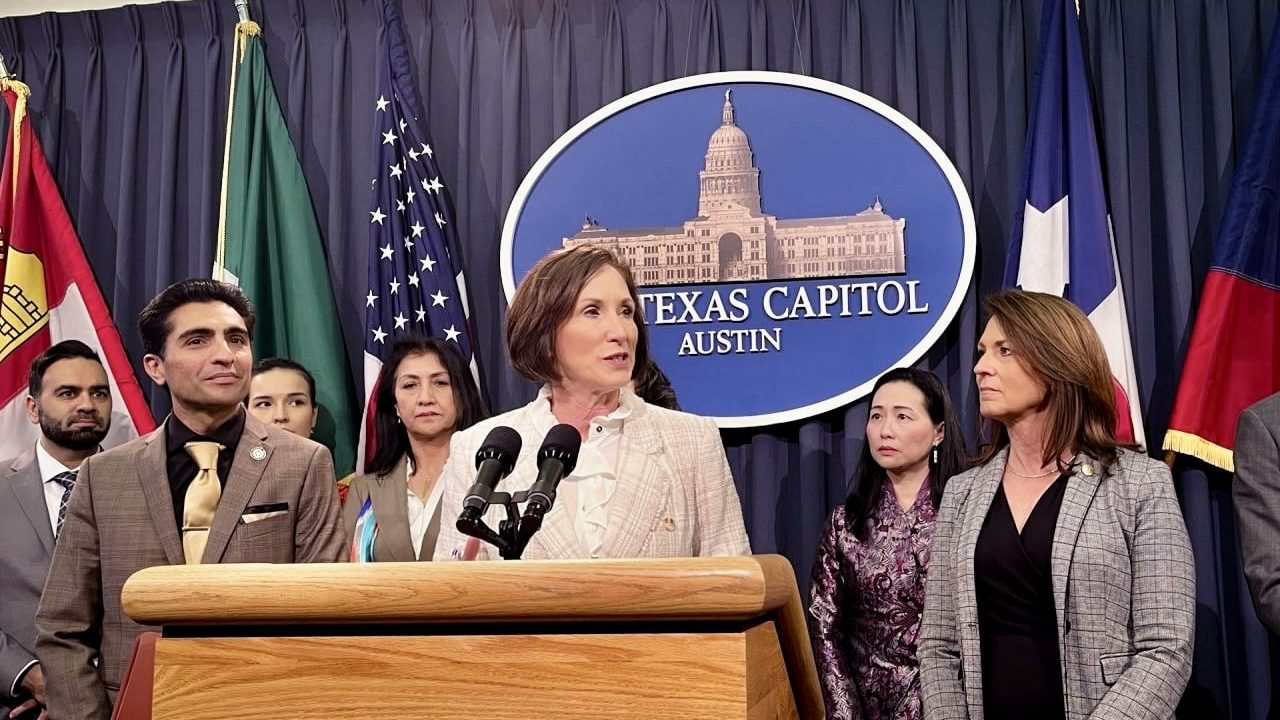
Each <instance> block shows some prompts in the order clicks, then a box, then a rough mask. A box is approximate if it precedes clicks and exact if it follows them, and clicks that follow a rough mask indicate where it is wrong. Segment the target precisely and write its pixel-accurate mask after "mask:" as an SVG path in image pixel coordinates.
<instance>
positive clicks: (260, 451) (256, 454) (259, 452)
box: [249, 445, 267, 461]
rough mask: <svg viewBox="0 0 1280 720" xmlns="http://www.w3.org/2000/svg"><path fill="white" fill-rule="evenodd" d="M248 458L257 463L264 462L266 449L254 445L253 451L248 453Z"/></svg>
mask: <svg viewBox="0 0 1280 720" xmlns="http://www.w3.org/2000/svg"><path fill="white" fill-rule="evenodd" d="M249 457H251V458H253V459H254V460H258V461H262V460H266V459H267V449H266V448H264V447H262V446H261V445H255V446H254V447H253V449H252V450H250V451H249Z"/></svg>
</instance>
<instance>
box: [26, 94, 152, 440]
mask: <svg viewBox="0 0 1280 720" xmlns="http://www.w3.org/2000/svg"><path fill="white" fill-rule="evenodd" d="M0 93H2V94H3V95H4V101H5V104H6V105H7V106H8V107H9V114H10V126H9V132H8V133H7V137H6V138H5V149H4V166H3V169H2V170H0V277H2V278H3V279H4V282H3V296H2V297H0V458H5V457H13V456H15V455H19V454H21V453H23V452H25V451H26V450H28V449H30V448H31V445H32V443H33V442H34V441H35V438H36V434H37V432H38V428H37V426H35V425H33V424H32V423H31V422H30V421H29V420H28V419H27V412H26V407H25V406H26V397H27V374H28V370H29V369H30V367H31V361H32V360H34V359H35V358H36V356H37V355H39V354H40V353H42V352H44V351H45V350H47V349H48V348H49V347H50V346H51V345H53V344H54V343H58V342H61V341H63V340H73V339H74V340H80V341H82V342H84V343H85V344H87V345H89V346H90V347H92V348H93V349H94V350H96V351H97V352H98V354H99V356H101V358H102V363H103V365H105V366H106V369H107V377H108V378H109V379H110V381H111V398H112V401H113V403H112V406H113V407H112V418H111V432H110V434H108V435H107V439H106V440H105V441H104V442H103V445H104V446H105V447H112V446H114V445H118V444H120V443H121V442H124V441H125V440H128V439H130V438H134V437H137V436H138V435H139V434H140V433H145V432H148V431H150V430H152V429H154V428H155V421H154V420H153V419H152V417H151V410H150V409H149V408H148V407H147V403H146V400H145V399H144V397H143V395H142V389H141V388H140V387H139V386H138V381H137V379H135V378H134V376H133V369H132V368H131V367H130V365H129V358H128V356H127V355H125V352H124V346H123V345H122V344H121V343H120V334H119V332H118V331H117V330H116V326H115V325H114V324H113V323H112V322H111V313H110V312H108V310H107V304H106V302H105V301H104V300H103V298H102V292H101V291H100V290H99V289H98V283H97V281H96V280H95V279H94V277H93V270H92V269H91V268H90V267H89V261H88V259H86V258H85V255H84V250H83V249H82V248H81V247H80V240H79V238H77V237H76V231H75V227H74V226H73V225H72V224H71V217H70V216H69V215H68V214H67V208H66V205H64V204H63V202H62V195H61V193H59V191H58V186H57V183H56V182H55V181H54V179H53V173H51V172H50V171H49V164H48V163H47V162H46V161H45V157H44V153H43V152H41V150H40V142H39V140H37V139H36V134H35V132H34V131H32V129H31V118H30V116H29V115H28V114H27V96H28V95H29V94H30V90H29V89H28V88H27V86H26V85H23V84H22V83H20V82H17V81H16V80H12V79H5V80H0Z"/></svg>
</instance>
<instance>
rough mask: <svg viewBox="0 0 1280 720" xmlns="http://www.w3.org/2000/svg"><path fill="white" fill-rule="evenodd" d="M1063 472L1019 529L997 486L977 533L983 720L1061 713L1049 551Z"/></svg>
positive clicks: (1045, 719)
mask: <svg viewBox="0 0 1280 720" xmlns="http://www.w3.org/2000/svg"><path fill="white" fill-rule="evenodd" d="M1067 478H1068V476H1067V475H1065V474H1064V475H1061V476H1059V477H1058V479H1057V480H1055V481H1054V482H1053V484H1052V485H1050V486H1049V487H1048V489H1046V490H1045V491H1044V494H1042V495H1041V496H1040V499H1039V500H1037V501H1036V505H1035V507H1034V508H1032V509H1031V514H1030V515H1028V516H1027V521H1026V522H1025V523H1024V524H1023V526H1022V533H1021V534H1019V533H1018V528H1017V526H1016V525H1015V524H1014V522H1013V513H1012V512H1011V511H1010V510H1009V501H1008V499H1007V498H1006V497H1005V494H1004V485H1003V484H1001V486H1000V489H999V490H997V491H996V496H995V499H994V500H992V502H991V509H990V510H989V511H988V512H987V519H986V520H985V521H983V523H982V532H981V533H980V534H979V535H978V544H977V547H976V548H975V549H974V589H975V590H976V592H977V595H978V633H979V636H980V637H981V638H982V696H983V697H982V699H983V714H984V716H985V717H986V718H987V720H1004V718H1010V719H1013V718H1016V719H1018V720H1021V719H1022V718H1036V719H1037V720H1052V719H1053V718H1065V717H1066V712H1065V710H1064V708H1063V698H1062V668H1061V664H1060V662H1059V655H1058V620H1057V615H1056V612H1055V610H1054V604H1053V572H1052V558H1051V553H1052V551H1053V533H1054V529H1055V528H1056V527H1057V524H1058V511H1059V510H1060V509H1061V508H1062V496H1063V494H1064V492H1065V491H1066V487H1067Z"/></svg>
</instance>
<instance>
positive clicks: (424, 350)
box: [343, 335, 487, 562]
mask: <svg viewBox="0 0 1280 720" xmlns="http://www.w3.org/2000/svg"><path fill="white" fill-rule="evenodd" d="M485 417H487V413H486V412H485V409H484V404H483V402H481V399H480V391H479V390H478V389H477V388H476V384H475V381H474V380H473V379H472V377H471V370H470V369H469V368H467V366H466V364H465V363H464V362H463V360H462V356H461V355H460V354H458V352H457V351H456V350H454V349H453V348H452V347H450V345H449V343H448V341H446V340H441V339H440V338H433V337H423V336H416V335H410V336H407V337H404V338H401V339H400V340H397V341H396V343H395V345H393V346H392V347H391V353H390V354H389V355H388V356H387V359H386V361H385V362H384V363H383V365H382V369H381V370H380V371H379V373H378V385H377V390H376V391H375V393H374V419H373V422H374V437H375V438H376V443H377V445H376V449H375V451H374V456H373V460H372V461H371V462H370V463H369V467H368V468H366V472H365V474H363V475H358V476H356V478H355V479H354V480H353V481H352V482H351V490H350V493H349V495H348V497H347V499H346V503H345V504H344V506H343V519H344V520H345V521H346V526H347V536H348V537H349V538H350V540H351V551H350V559H351V560H352V561H353V562H357V561H358V562H369V561H374V562H376V561H401V562H403V561H413V560H430V559H431V556H432V554H433V553H434V552H435V545H436V539H437V538H438V537H439V533H440V497H441V492H442V490H443V487H442V485H441V483H439V482H438V480H439V478H440V473H441V471H442V470H443V469H444V465H445V461H446V460H448V459H449V441H450V439H452V437H453V434H454V432H456V431H458V430H465V429H466V428H469V427H471V426H472V425H474V424H476V423H477V422H479V421H480V420H483V419H484V418H485Z"/></svg>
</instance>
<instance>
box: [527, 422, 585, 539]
mask: <svg viewBox="0 0 1280 720" xmlns="http://www.w3.org/2000/svg"><path fill="white" fill-rule="evenodd" d="M581 447H582V436H581V435H579V434H578V429H577V428H575V427H573V426H572V425H565V424H560V425H556V426H555V427H553V428H551V429H550V430H549V431H547V437H546V438H545V439H544V440H543V441H542V447H540V448H538V479H537V480H534V481H533V484H532V485H530V486H529V490H528V505H526V506H525V511H524V517H525V518H526V519H528V518H536V519H537V520H538V521H541V520H542V516H543V515H546V514H547V513H548V512H549V511H550V510H551V506H552V505H554V504H555V502H556V486H557V485H559V484H560V480H561V479H563V478H564V476H565V475H569V474H571V473H573V469H574V467H575V466H577V464H578V450H579V449H580V448H581Z"/></svg>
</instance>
